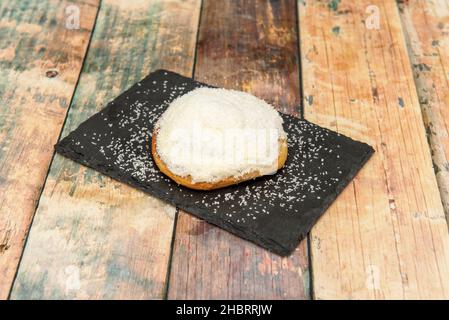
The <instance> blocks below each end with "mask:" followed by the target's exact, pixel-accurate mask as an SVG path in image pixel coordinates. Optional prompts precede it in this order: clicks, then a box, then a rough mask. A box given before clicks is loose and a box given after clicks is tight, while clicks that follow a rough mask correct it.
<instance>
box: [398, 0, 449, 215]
mask: <svg viewBox="0 0 449 320" xmlns="http://www.w3.org/2000/svg"><path fill="white" fill-rule="evenodd" d="M399 8H400V15H401V19H402V23H403V27H404V32H405V35H406V41H407V46H408V49H409V53H410V60H411V63H412V66H413V71H414V77H415V84H416V87H417V89H418V96H419V102H420V104H421V110H422V113H423V118H424V125H425V127H426V132H427V138H428V140H429V142H430V146H431V150H432V159H433V163H434V169H435V173H436V176H437V181H438V186H439V188H440V194H441V199H442V200H443V206H444V211H445V213H446V220H448V221H449V135H448V128H449V109H448V107H447V106H449V90H448V89H449V85H448V83H449V73H448V72H447V66H445V63H447V61H449V37H448V34H449V33H448V32H449V26H448V22H449V1H447V0H435V1H422V0H420V1H418V0H412V1H408V2H404V3H403V4H400V7H399Z"/></svg>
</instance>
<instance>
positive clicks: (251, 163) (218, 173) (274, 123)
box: [156, 88, 286, 182]
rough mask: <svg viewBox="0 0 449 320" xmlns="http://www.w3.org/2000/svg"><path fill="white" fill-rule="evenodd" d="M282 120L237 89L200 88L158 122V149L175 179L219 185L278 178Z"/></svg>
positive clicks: (168, 111) (189, 94) (182, 98)
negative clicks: (249, 177)
mask: <svg viewBox="0 0 449 320" xmlns="http://www.w3.org/2000/svg"><path fill="white" fill-rule="evenodd" d="M282 123H283V120H282V118H281V117H280V115H279V114H278V112H277V111H276V110H275V109H274V108H273V107H272V106H271V105H269V104H268V103H266V102H265V101H263V100H261V99H258V98H256V97H255V96H253V95H251V94H248V93H245V92H241V91H235V90H226V89H215V88H198V89H195V90H193V91H191V92H189V93H187V94H185V95H182V96H180V97H179V98H177V99H175V100H174V101H173V102H172V103H171V104H170V106H169V107H168V109H167V110H166V111H165V112H164V114H163V115H162V116H161V118H160V119H159V121H158V123H157V125H156V129H157V140H156V141H157V146H156V148H157V149H156V150H157V153H158V155H159V157H160V158H161V159H162V161H163V162H164V163H165V164H166V166H167V167H168V168H169V169H170V171H171V172H173V173H174V174H176V175H179V176H183V177H185V176H190V177H191V179H192V181H193V182H216V181H220V180H222V179H225V178H228V177H239V176H241V175H244V174H246V173H249V172H254V171H259V173H260V174H269V173H274V172H275V171H276V169H277V161H278V157H279V141H280V140H283V139H286V134H285V132H284V129H283V128H282Z"/></svg>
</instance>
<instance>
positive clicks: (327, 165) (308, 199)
mask: <svg viewBox="0 0 449 320" xmlns="http://www.w3.org/2000/svg"><path fill="white" fill-rule="evenodd" d="M201 86H208V85H206V84H203V83H199V82H196V81H194V80H192V79H190V78H186V77H183V76H181V75H179V74H176V73H173V72H169V71H166V70H158V71H156V72H153V73H151V74H150V75H148V76H147V77H146V78H145V79H143V80H142V81H140V82H138V83H136V84H135V85H133V86H132V87H131V88H130V89H129V90H127V91H126V92H124V93H123V94H121V95H120V96H119V97H117V98H116V99H115V100H113V101H112V102H110V103H109V104H108V105H107V106H106V108H104V109H103V110H102V111H100V112H99V113H97V114H95V115H94V116H92V117H91V118H89V119H88V120H86V121H85V122H83V123H82V124H81V125H80V126H79V127H78V128H77V129H76V130H74V131H73V132H71V133H70V134H69V135H68V136H67V137H65V138H64V139H63V140H61V141H60V142H59V143H58V144H57V145H56V146H55V148H56V151H57V152H58V153H60V154H62V155H64V156H66V157H68V158H70V159H72V160H75V161H77V162H79V163H81V164H84V165H86V166H88V167H91V168H93V169H95V170H97V171H99V172H102V173H103V174H105V175H107V176H110V177H112V178H114V179H117V180H119V181H121V182H124V183H127V184H130V185H132V186H134V187H136V188H138V189H140V190H143V191H144V192H147V193H148V194H151V195H154V196H156V197H158V198H160V199H162V200H165V201H167V202H169V203H171V204H173V205H176V206H177V207H179V208H181V209H183V210H185V211H187V212H189V213H191V214H193V215H195V216H197V217H199V218H202V219H204V220H206V221H208V222H210V223H212V224H214V225H217V226H219V227H221V228H223V229H225V230H228V231H229V232H231V233H234V234H236V235H238V236H240V237H242V238H245V239H248V240H250V241H252V242H254V243H256V244H258V245H260V246H262V247H264V248H266V249H269V250H271V251H273V252H275V253H277V254H279V255H288V254H290V253H291V252H292V251H293V250H294V249H295V248H296V246H297V245H298V243H299V241H300V240H301V239H302V238H304V236H305V235H306V234H307V233H308V232H309V231H310V229H311V228H312V226H313V225H314V224H315V222H316V221H317V220H318V218H319V217H320V216H321V215H322V214H323V212H324V211H325V210H326V209H327V207H328V206H329V205H330V204H331V203H332V201H334V200H335V198H336V197H337V196H338V194H339V193H340V192H341V191H342V189H343V188H344V187H345V186H346V185H347V184H348V183H349V181H351V179H352V178H353V177H354V175H355V174H356V173H357V171H358V170H359V169H360V168H361V167H362V166H363V164H364V163H365V162H366V161H367V160H368V159H369V158H370V156H371V155H372V153H373V152H374V150H373V148H371V147H370V146H369V145H367V144H365V143H361V142H357V141H354V140H352V139H350V138H348V137H345V136H343V135H340V134H338V133H336V132H333V131H330V130H327V129H324V128H321V127H319V126H317V125H314V124H312V123H310V122H308V121H305V120H300V119H298V118H295V117H292V116H288V115H282V117H283V119H284V129H285V131H286V132H287V135H288V148H289V149H288V159H287V162H286V165H285V166H284V168H282V169H281V170H280V171H278V173H276V174H275V175H271V176H265V177H261V178H258V179H255V180H252V181H248V182H245V183H241V184H239V185H235V186H231V187H227V188H224V189H218V190H213V191H195V190H190V189H187V188H184V187H182V186H178V185H177V184H176V183H174V182H173V181H172V180H170V179H169V178H167V177H166V176H165V175H163V174H162V173H161V172H160V171H159V170H158V169H157V167H156V166H155V164H154V162H153V159H152V156H151V133H152V131H153V126H154V124H155V123H156V121H157V119H158V118H159V116H160V115H161V114H162V113H163V112H164V111H165V109H166V108H167V107H168V105H169V104H170V102H171V101H173V100H174V99H175V98H176V97H178V96H180V95H182V94H185V93H187V92H189V91H191V90H193V89H195V88H198V87H201Z"/></svg>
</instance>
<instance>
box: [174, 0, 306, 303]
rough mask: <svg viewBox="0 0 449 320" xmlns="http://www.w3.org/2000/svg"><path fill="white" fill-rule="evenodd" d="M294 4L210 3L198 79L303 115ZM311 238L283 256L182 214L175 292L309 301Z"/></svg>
mask: <svg viewBox="0 0 449 320" xmlns="http://www.w3.org/2000/svg"><path fill="white" fill-rule="evenodd" d="M295 14H296V6H295V2H294V1H289V0H286V1H262V0H258V1H243V0H238V1H212V0H207V1H204V2H203V12H202V15H201V25H200V33H199V43H198V48H197V50H198V51H197V62H196V69H195V77H196V79H198V80H200V81H205V82H207V83H210V84H213V85H217V86H222V87H225V88H234V89H241V90H244V91H248V92H251V93H253V94H255V95H256V96H258V97H261V98H264V99H266V100H267V101H269V102H270V103H272V104H273V105H275V106H277V107H278V108H279V109H280V110H282V111H284V112H290V113H298V108H297V106H298V104H299V101H300V95H299V61H298V60H299V58H298V52H297V33H296V16H295ZM308 277H309V276H308V260H307V241H303V242H302V243H301V245H300V246H299V247H298V249H297V250H296V252H295V253H294V254H293V255H292V256H290V257H288V258H280V257H279V256H277V255H275V254H272V253H270V252H268V251H266V250H264V249H261V248H260V247H257V246H256V245H253V244H251V243H249V242H247V241H245V240H242V239H240V238H238V237H236V236H233V235H231V234H230V233H228V232H226V231H223V230H221V229H219V228H217V227H214V226H211V225H210V224H208V223H206V222H204V221H201V220H198V219H196V218H194V217H192V216H190V215H188V214H187V213H183V212H180V214H179V218H178V222H177V228H176V237H175V244H174V252H173V257H172V266H171V273H170V282H169V283H170V285H169V292H168V297H169V298H171V299H203V298H204V299H206V298H212V299H215V298H229V299H245V298H246V299H254V298H260V299H269V298H273V299H275V298H278V299H279V298H307V297H308V293H309V288H308V287H309V281H308V280H309V279H308Z"/></svg>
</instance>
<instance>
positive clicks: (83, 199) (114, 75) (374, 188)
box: [0, 0, 449, 299]
mask: <svg viewBox="0 0 449 320" xmlns="http://www.w3.org/2000/svg"><path fill="white" fill-rule="evenodd" d="M78 13H79V16H78ZM78 17H79V21H78V19H77V18H78ZM78 22H79V24H78ZM448 64H449V1H448V0H433V1H424V0H410V1H399V3H397V2H396V1H394V0H362V1H349V0H341V1H340V0H328V1H324V0H322V1H312V0H298V1H294V0H279V1H274V0H273V1H267V0H254V1H252V0H235V1H231V0H226V1H213V0H203V1H201V0H167V1H162V0H136V1H127V0H102V1H100V0H83V1H72V0H70V1H69V0H67V1H66V0H59V1H57V0H44V1H42V0H28V1H25V0H20V1H17V0H3V1H1V2H0V72H1V77H0V99H1V100H0V101H1V104H0V298H3V299H6V298H11V299H28V298H38V299H48V298H65V299H71V298H80V299H83V298H89V299H97V298H108V299H109V298H113V299H115V298H137V299H147V298H156V299H159V298H169V299H172V298H193V299H197V298H234V299H238V298H248V299H253V298H263V299H265V298H275V299H278V298H279V299H284V298H287V299H359V298H368V299H389V298H398V299H403V298H404V299H415V298H416V299H420V298H422V299H424V298H446V299H447V298H449V238H448V228H447V223H446V219H445V211H446V212H448V211H449V210H448V209H449V195H448V191H449V163H448V157H449V137H448V126H449V109H448V106H449V90H448V89H449V84H448V82H449V73H448V72H449V66H448ZM157 68H166V69H170V70H173V71H176V72H179V73H181V74H183V75H186V76H194V77H195V78H196V79H198V80H201V81H205V82H208V83H210V84H214V85H219V86H223V87H226V88H235V89H241V90H244V91H248V92H251V93H253V94H255V95H256V96H259V97H261V98H264V99H266V100H267V101H269V102H270V103H272V104H273V105H275V106H276V107H277V108H279V110H282V111H284V112H289V113H292V114H296V115H298V116H304V117H305V118H307V119H308V120H311V121H313V122H315V123H317V124H320V125H322V126H325V127H328V128H330V129H333V130H337V131H339V132H341V133H344V134H346V135H349V136H351V137H353V138H355V139H358V140H361V141H364V142H367V143H369V144H370V145H372V146H373V147H374V148H375V149H376V154H375V155H374V157H373V158H372V159H371V160H370V161H369V162H368V164H367V165H366V166H365V167H364V168H363V169H362V171H361V172H360V173H359V174H358V175H357V177H356V178H355V179H354V181H353V182H352V183H351V184H350V185H349V186H348V187H347V188H346V189H345V190H344V192H343V193H342V194H341V195H340V197H339V198H338V199H337V201H336V202H335V203H334V204H333V205H332V206H331V208H330V209H329V210H328V211H327V212H326V213H325V215H324V216H323V217H322V218H321V220H320V221H319V222H318V224H317V225H316V226H315V227H314V228H313V230H312V232H311V233H310V235H309V237H308V238H307V239H306V240H304V241H302V243H301V244H300V245H299V247H298V248H297V250H296V251H295V253H294V254H293V255H291V256H290V257H287V258H280V257H279V256H276V255H275V254H272V253H270V252H267V251H266V250H263V249H261V248H259V247H257V246H255V245H253V244H251V243H248V242H246V241H244V240H242V239H240V238H237V237H235V236H233V235H231V234H229V233H227V232H225V231H222V230H221V229H218V228H216V227H213V226H211V225H209V224H207V223H205V222H203V221H200V220H198V219H195V218H194V217H192V216H190V215H188V214H187V213H185V212H182V211H179V210H177V209H176V208H174V207H172V206H169V205H167V204H165V203H163V202H161V201H159V200H157V199H155V198H152V197H149V196H148V195H145V194H143V193H142V192H139V191H137V190H135V189H133V188H131V187H128V186H126V185H123V184H121V183H118V182H116V181H113V180H111V179H109V178H107V177H105V176H103V175H101V174H99V173H97V172H94V171H93V170H90V169H87V168H85V167H83V166H80V165H78V164H76V163H74V162H72V161H69V160H67V159H65V158H62V157H61V156H59V155H55V154H54V150H53V145H54V144H55V143H56V141H58V139H59V138H60V137H61V136H65V135H66V134H67V133H68V132H69V131H71V130H73V129H74V128H75V127H76V126H77V125H78V124H79V123H80V122H81V121H83V120H85V119H86V118H88V117H89V116H90V115H92V114H93V113H95V112H97V111H98V110H99V109H101V108H102V107H103V106H104V105H105V104H106V103H107V102H108V101H109V100H111V99H112V98H114V97H115V96H117V95H118V94H119V93H120V92H122V91H124V90H125V89H126V88H128V87H129V86H130V85H131V84H133V83H134V82H136V81H138V80H140V79H141V78H143V77H144V76H145V75H146V74H147V73H149V72H150V71H152V70H155V69H157Z"/></svg>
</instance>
